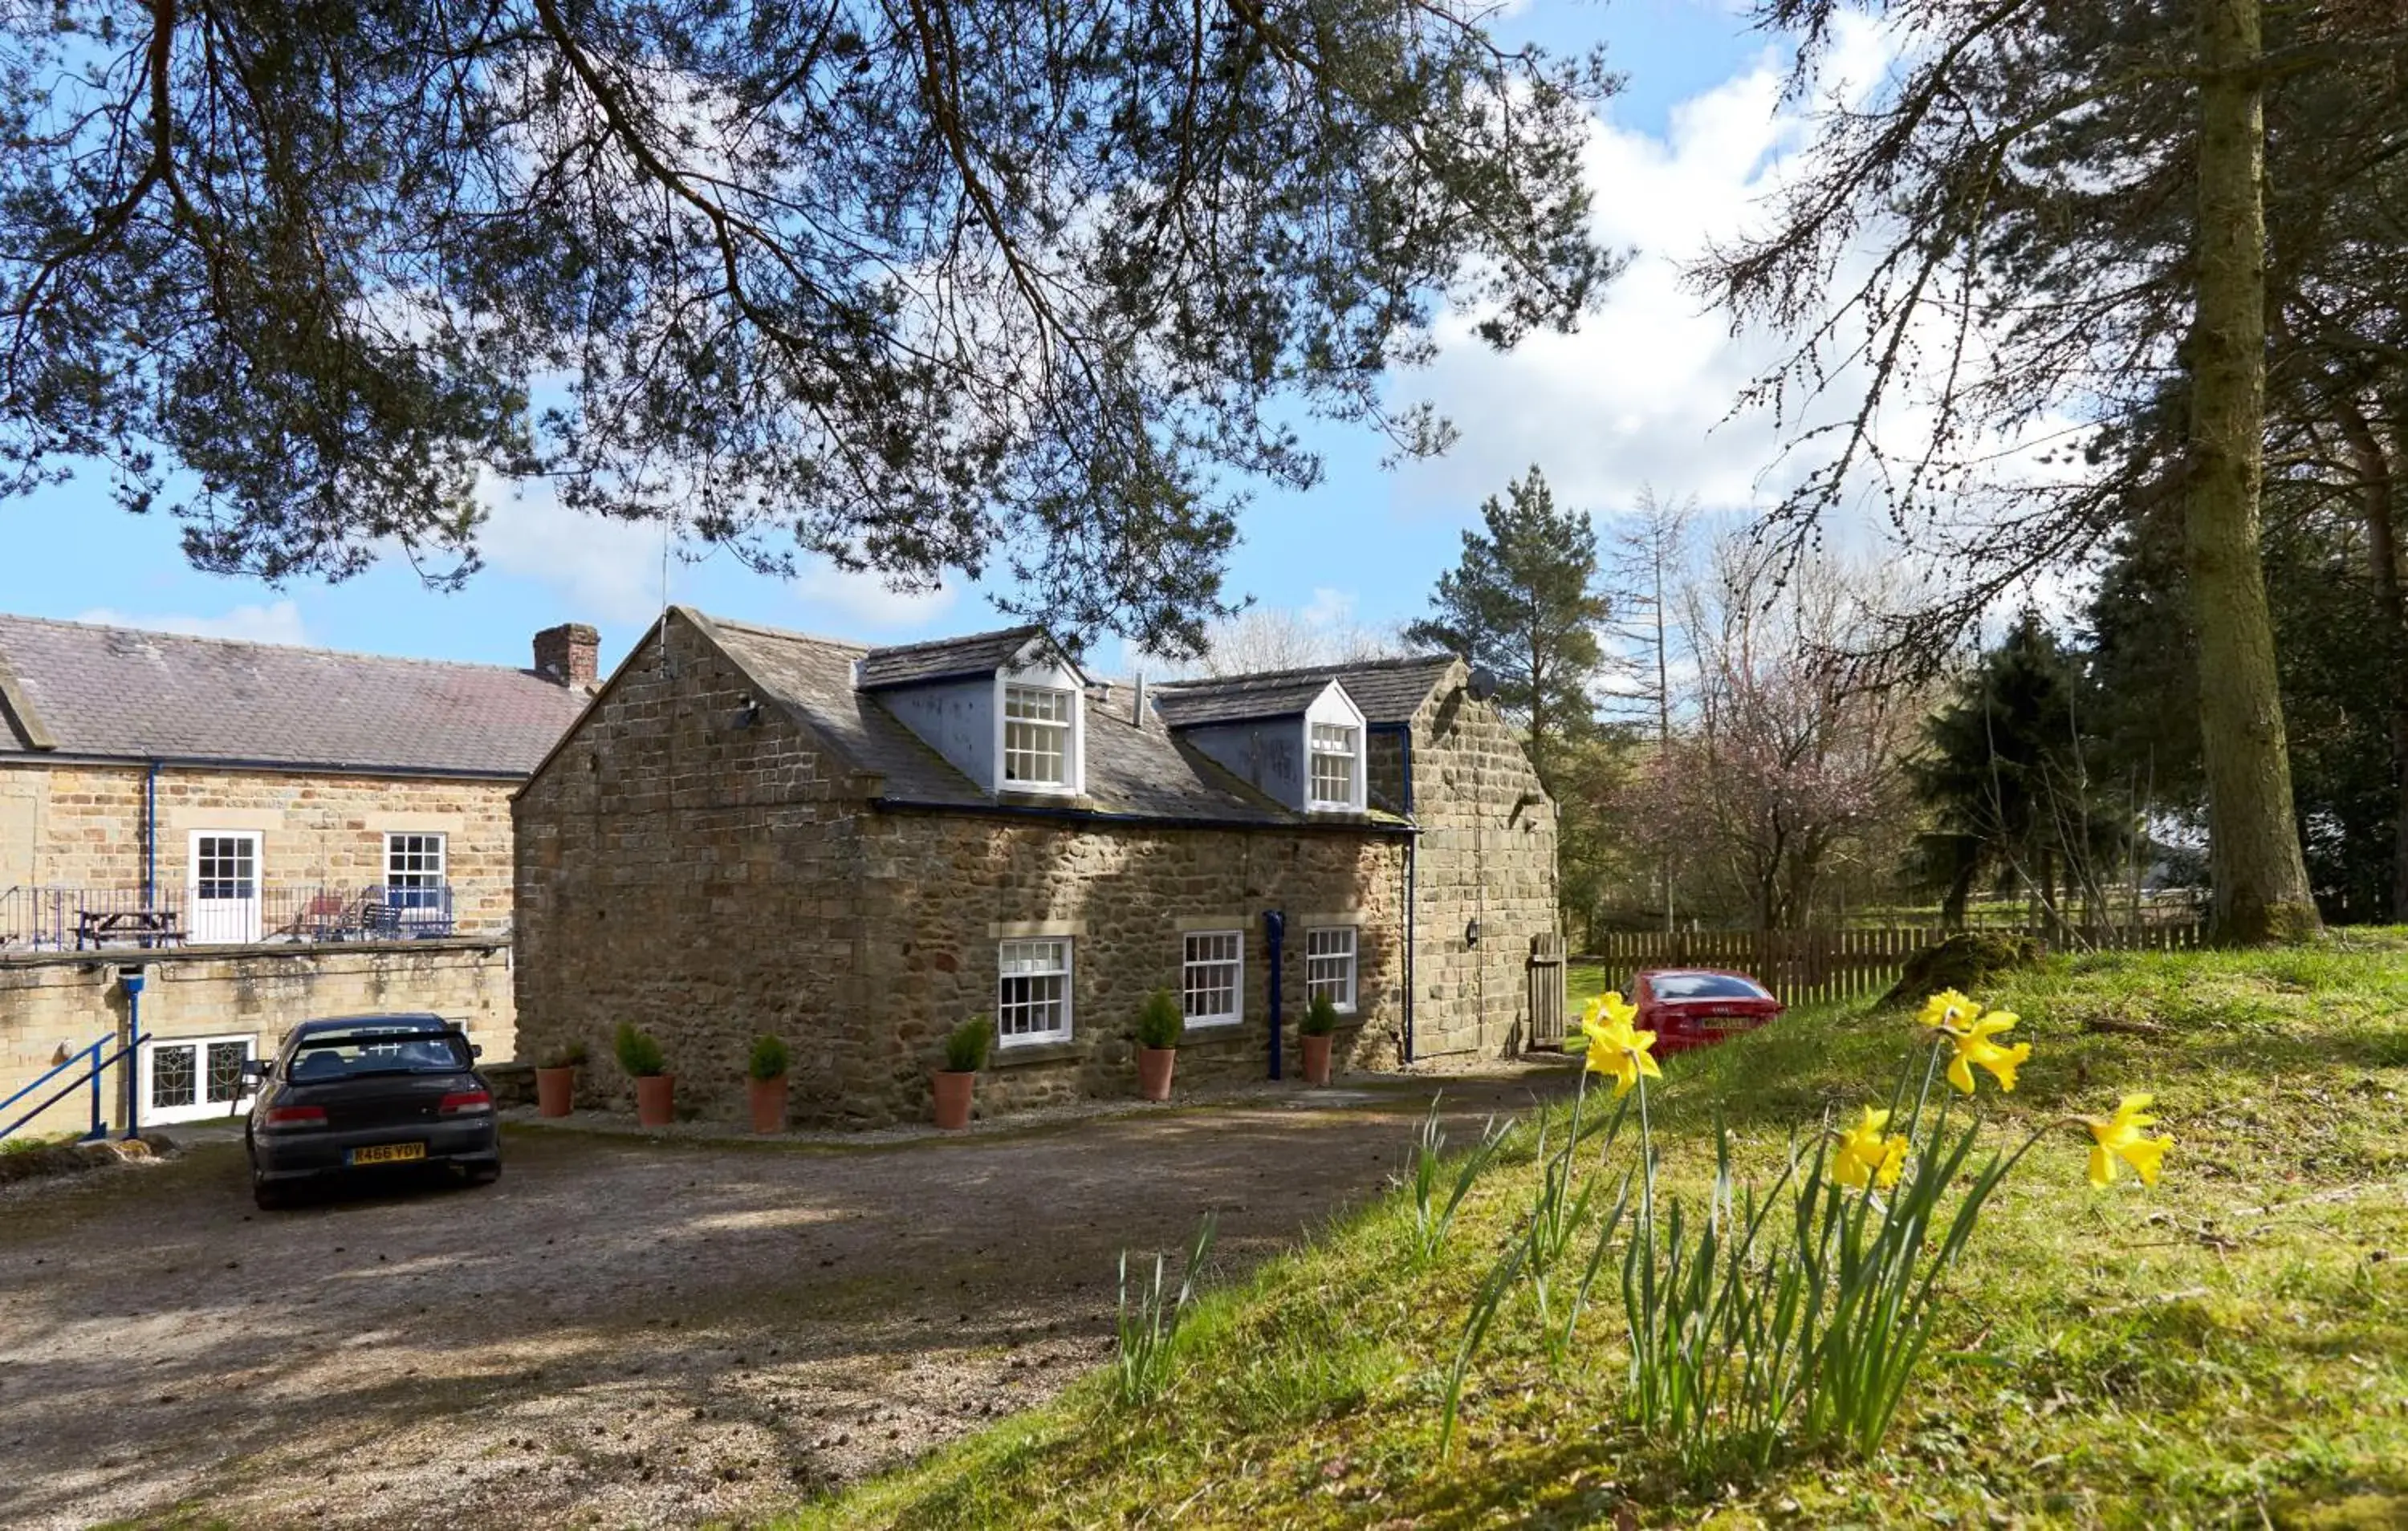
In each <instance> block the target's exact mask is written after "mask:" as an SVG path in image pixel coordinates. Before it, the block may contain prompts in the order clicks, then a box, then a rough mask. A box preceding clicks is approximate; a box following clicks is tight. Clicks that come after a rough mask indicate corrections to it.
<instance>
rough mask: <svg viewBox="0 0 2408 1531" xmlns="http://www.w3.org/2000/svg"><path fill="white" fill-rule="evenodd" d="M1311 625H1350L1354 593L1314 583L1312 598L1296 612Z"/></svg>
mask: <svg viewBox="0 0 2408 1531" xmlns="http://www.w3.org/2000/svg"><path fill="white" fill-rule="evenodd" d="M1297 615H1298V616H1301V617H1302V618H1303V619H1304V620H1305V623H1306V624H1307V625H1308V626H1312V627H1350V626H1352V625H1354V622H1355V593H1354V592H1353V591H1351V590H1332V589H1330V588H1329V587H1328V586H1327V585H1315V586H1314V587H1313V590H1312V599H1311V600H1309V601H1307V602H1305V603H1304V609H1303V610H1301V611H1299V612H1298V613H1297Z"/></svg>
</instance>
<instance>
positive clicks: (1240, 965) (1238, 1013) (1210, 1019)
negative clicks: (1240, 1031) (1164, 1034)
mask: <svg viewBox="0 0 2408 1531" xmlns="http://www.w3.org/2000/svg"><path fill="white" fill-rule="evenodd" d="M1198 941H1213V942H1222V941H1226V942H1227V943H1228V946H1227V948H1226V950H1227V951H1228V952H1229V953H1230V954H1229V955H1228V956H1226V957H1224V956H1205V957H1198V956H1197V954H1196V945H1197V942H1198ZM1205 968H1215V969H1217V968H1226V969H1228V972H1229V983H1228V989H1229V1008H1228V1009H1226V1010H1224V1011H1215V1012H1211V1013H1199V1012H1197V1010H1196V1009H1193V1008H1191V1005H1190V1000H1191V996H1193V995H1194V994H1196V993H1197V985H1196V983H1195V981H1194V980H1195V977H1196V975H1197V971H1198V970H1199V969H1205ZM1214 987H1216V988H1217V987H1218V985H1217V984H1216V985H1214ZM1179 1008H1180V1009H1181V1010H1182V1011H1183V1012H1184V1013H1185V1015H1186V1017H1187V1027H1188V1029H1189V1030H1190V1031H1207V1030H1213V1029H1217V1028H1219V1027H1222V1026H1235V1025H1241V1024H1243V1023H1244V1022H1245V1019H1246V933H1245V932H1244V931H1242V930H1190V931H1184V932H1182V933H1181V935H1180V937H1179Z"/></svg>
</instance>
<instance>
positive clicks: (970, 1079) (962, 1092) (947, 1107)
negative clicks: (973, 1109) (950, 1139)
mask: <svg viewBox="0 0 2408 1531" xmlns="http://www.w3.org/2000/svg"><path fill="white" fill-rule="evenodd" d="M977 1083H978V1076H977V1075H976V1074H956V1073H954V1072H953V1071H952V1070H951V1069H945V1068H939V1069H938V1070H937V1125H939V1126H940V1127H943V1128H945V1129H946V1130H947V1131H949V1132H950V1131H952V1130H953V1129H955V1128H958V1127H967V1126H968V1125H969V1124H970V1093H971V1086H973V1085H975V1084H977Z"/></svg>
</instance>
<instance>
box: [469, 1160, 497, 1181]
mask: <svg viewBox="0 0 2408 1531" xmlns="http://www.w3.org/2000/svg"><path fill="white" fill-rule="evenodd" d="M501 1178H502V1166H500V1165H498V1164H492V1165H479V1166H477V1167H476V1168H474V1169H472V1170H470V1171H468V1183H469V1184H470V1185H491V1184H493V1183H494V1182H495V1180H500V1179H501Z"/></svg>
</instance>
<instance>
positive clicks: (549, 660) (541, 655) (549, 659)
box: [535, 622, 602, 691]
mask: <svg viewBox="0 0 2408 1531" xmlns="http://www.w3.org/2000/svg"><path fill="white" fill-rule="evenodd" d="M601 648H602V635H601V634H599V633H597V632H595V630H594V629H593V628H591V627H588V626H586V625H585V624H584V623H583V622H562V623H561V624H560V625H559V626H557V627H547V628H545V629H544V630H543V631H542V632H540V633H538V634H537V635H536V636H535V673H536V674H538V675H540V676H542V677H543V678H544V679H545V680H552V681H555V682H557V683H559V684H561V685H564V686H567V687H569V688H570V689H572V690H579V691H591V690H593V689H594V681H595V673H594V671H595V658H596V656H597V655H598V654H599V653H600V651H601Z"/></svg>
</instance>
